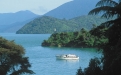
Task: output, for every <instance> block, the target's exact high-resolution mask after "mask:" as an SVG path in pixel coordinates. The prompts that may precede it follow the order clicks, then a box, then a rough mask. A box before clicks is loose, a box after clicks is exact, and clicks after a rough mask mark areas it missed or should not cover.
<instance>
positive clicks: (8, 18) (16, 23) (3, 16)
mask: <svg viewBox="0 0 121 75" xmlns="http://www.w3.org/2000/svg"><path fill="white" fill-rule="evenodd" d="M38 16H39V15H36V14H34V13H32V12H31V11H28V10H26V11H19V12H16V13H0V32H16V31H17V30H18V29H20V28H21V27H22V26H23V25H24V24H26V23H28V22H29V21H31V20H33V19H35V18H36V17H38Z"/></svg>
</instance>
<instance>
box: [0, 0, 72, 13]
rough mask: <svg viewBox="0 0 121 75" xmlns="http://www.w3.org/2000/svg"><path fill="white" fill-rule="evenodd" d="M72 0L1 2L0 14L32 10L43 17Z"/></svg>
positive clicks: (1, 0)
mask: <svg viewBox="0 0 121 75" xmlns="http://www.w3.org/2000/svg"><path fill="white" fill-rule="evenodd" d="M69 1H72V0H0V13H15V12H18V11H24V10H30V11H32V12H33V13H35V14H39V15H43V14H45V13H47V12H48V11H50V10H52V9H55V8H57V7H58V6H60V5H62V4H64V3H66V2H69Z"/></svg>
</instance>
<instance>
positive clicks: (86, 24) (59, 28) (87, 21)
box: [16, 15, 106, 34]
mask: <svg viewBox="0 0 121 75" xmlns="http://www.w3.org/2000/svg"><path fill="white" fill-rule="evenodd" d="M105 21H106V19H103V18H100V17H99V16H91V15H87V16H79V17H75V18H72V19H68V20H66V19H57V18H54V17H50V16H42V17H39V18H36V19H34V20H33V21H31V22H29V23H27V24H26V25H24V26H23V27H22V28H21V29H19V30H18V31H17V32H16V33H17V34H51V33H54V32H74V31H80V30H81V29H82V28H85V29H87V30H90V29H91V28H93V24H95V25H100V24H101V23H102V22H105Z"/></svg>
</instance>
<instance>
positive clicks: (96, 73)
mask: <svg viewBox="0 0 121 75" xmlns="http://www.w3.org/2000/svg"><path fill="white" fill-rule="evenodd" d="M101 67H102V65H101V61H100V60H99V59H98V58H94V59H91V60H90V63H89V66H88V67H87V68H85V69H84V71H83V70H82V69H81V68H79V69H78V71H77V73H76V75H102V68H101Z"/></svg>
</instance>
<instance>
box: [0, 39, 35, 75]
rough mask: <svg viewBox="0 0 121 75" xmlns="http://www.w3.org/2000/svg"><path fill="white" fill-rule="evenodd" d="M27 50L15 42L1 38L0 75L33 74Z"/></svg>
mask: <svg viewBox="0 0 121 75" xmlns="http://www.w3.org/2000/svg"><path fill="white" fill-rule="evenodd" d="M24 55H25V50H24V48H23V47H22V46H20V45H17V44H15V43H14V41H8V40H6V39H4V38H2V37H0V75H8V74H9V75H21V74H33V73H34V72H33V71H32V70H30V69H29V68H30V67H31V64H30V63H29V60H28V57H25V56H24Z"/></svg>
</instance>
